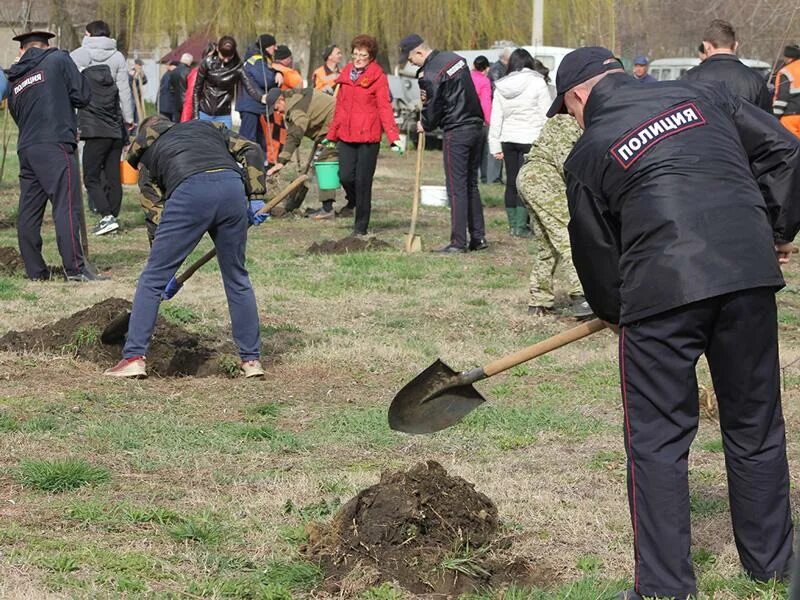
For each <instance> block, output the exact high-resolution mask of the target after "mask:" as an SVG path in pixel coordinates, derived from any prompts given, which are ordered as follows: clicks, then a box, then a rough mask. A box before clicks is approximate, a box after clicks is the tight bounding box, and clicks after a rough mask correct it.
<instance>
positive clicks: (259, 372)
mask: <svg viewBox="0 0 800 600" xmlns="http://www.w3.org/2000/svg"><path fill="white" fill-rule="evenodd" d="M242 371H244V377H245V379H247V378H248V377H263V376H264V367H262V366H261V361H260V360H258V359H255V360H243V361H242Z"/></svg>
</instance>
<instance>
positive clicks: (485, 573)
mask: <svg viewBox="0 0 800 600" xmlns="http://www.w3.org/2000/svg"><path fill="white" fill-rule="evenodd" d="M308 530H309V531H308V533H309V541H308V544H307V545H306V546H304V548H303V551H304V552H305V553H306V554H307V555H308V556H309V557H310V558H312V559H313V560H316V561H317V562H318V563H319V564H320V566H321V567H322V568H323V569H324V571H325V573H326V575H327V582H328V584H329V586H330V587H331V592H352V591H354V590H353V586H354V585H355V584H356V582H358V584H359V585H361V586H372V585H376V584H379V583H382V582H385V581H390V582H392V581H393V582H396V583H399V584H400V585H401V586H402V587H404V588H405V589H407V590H408V591H410V592H412V593H414V594H444V595H447V596H455V595H458V594H460V593H464V592H469V591H472V590H475V589H478V588H481V587H484V586H488V585H492V586H498V585H503V584H504V583H508V582H511V581H514V582H517V583H520V584H530V583H532V582H535V578H534V577H533V574H532V570H531V568H530V567H529V565H527V564H526V563H525V562H524V561H520V560H509V559H503V558H502V554H503V549H504V548H508V546H509V545H510V541H509V540H508V539H503V538H501V536H500V534H499V522H498V518H497V508H496V507H495V505H494V504H493V503H492V501H491V500H490V499H489V498H488V497H487V496H485V495H484V494H481V493H480V492H477V491H476V490H475V486H474V484H472V483H469V482H468V481H466V480H464V479H462V478H461V477H451V476H450V475H448V474H447V471H445V469H444V467H442V465H440V464H439V463H437V462H435V461H428V462H427V463H420V464H417V465H416V466H414V467H413V468H412V469H410V470H409V471H406V472H402V471H401V472H396V473H383V474H382V475H381V479H380V483H378V484H377V485H374V486H372V487H369V488H367V489H365V490H363V491H362V492H361V493H359V494H358V495H357V496H356V497H355V498H353V499H351V500H350V501H349V502H348V503H347V504H345V505H344V506H343V507H342V508H341V509H340V510H339V512H338V513H337V514H336V515H335V516H334V518H333V520H332V521H331V523H330V524H328V525H319V524H316V523H314V524H311V525H309V527H308ZM545 581H546V579H545ZM539 583H541V581H540V582H539Z"/></svg>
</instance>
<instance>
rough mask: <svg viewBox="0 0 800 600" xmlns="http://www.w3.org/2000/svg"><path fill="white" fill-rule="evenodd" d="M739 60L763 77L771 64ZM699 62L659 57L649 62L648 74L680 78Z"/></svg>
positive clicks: (663, 77)
mask: <svg viewBox="0 0 800 600" xmlns="http://www.w3.org/2000/svg"><path fill="white" fill-rule="evenodd" d="M739 60H741V61H742V62H743V63H744V64H745V65H747V66H748V67H750V68H751V69H753V70H754V71H756V72H757V73H758V74H759V75H761V76H762V77H764V79H766V78H767V76H768V75H769V73H770V71H771V69H772V65H770V64H769V63H767V62H764V61H763V60H750V59H747V58H741V59H739ZM699 64H700V59H699V58H659V59H657V60H654V61H652V62H651V63H650V75H652V76H653V77H655V78H656V79H658V80H659V81H672V80H673V79H680V78H681V77H683V76H684V74H685V73H686V71H688V70H689V69H691V68H693V67H696V66H697V65H699Z"/></svg>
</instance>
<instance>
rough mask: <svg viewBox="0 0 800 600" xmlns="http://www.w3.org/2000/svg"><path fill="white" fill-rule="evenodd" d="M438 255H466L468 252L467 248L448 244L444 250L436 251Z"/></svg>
mask: <svg viewBox="0 0 800 600" xmlns="http://www.w3.org/2000/svg"><path fill="white" fill-rule="evenodd" d="M434 252H436V253H437V254H465V253H466V252H467V249H466V248H462V247H461V246H454V245H453V244H448V245H447V246H445V247H444V248H439V249H438V250H434Z"/></svg>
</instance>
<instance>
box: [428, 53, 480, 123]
mask: <svg viewBox="0 0 800 600" xmlns="http://www.w3.org/2000/svg"><path fill="white" fill-rule="evenodd" d="M417 79H418V80H419V89H420V93H421V94H424V95H423V97H424V98H425V100H424V102H423V103H422V126H423V127H424V128H425V131H433V130H434V129H436V128H437V127H441V128H442V130H443V131H450V130H452V129H458V128H459V127H483V108H481V101H480V99H479V98H478V92H476V91H475V84H474V83H472V76H471V75H470V74H469V66H468V65H467V61H466V60H464V59H463V58H462V57H461V56H459V55H458V54H454V53H453V52H441V51H439V50H434V51H433V52H431V53H430V55H428V58H427V59H425V62H424V63H423V64H422V67H420V69H419V71H418V72H417Z"/></svg>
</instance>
